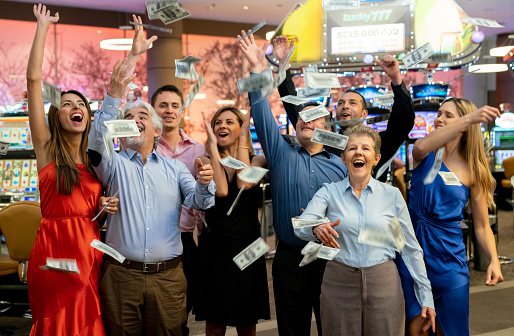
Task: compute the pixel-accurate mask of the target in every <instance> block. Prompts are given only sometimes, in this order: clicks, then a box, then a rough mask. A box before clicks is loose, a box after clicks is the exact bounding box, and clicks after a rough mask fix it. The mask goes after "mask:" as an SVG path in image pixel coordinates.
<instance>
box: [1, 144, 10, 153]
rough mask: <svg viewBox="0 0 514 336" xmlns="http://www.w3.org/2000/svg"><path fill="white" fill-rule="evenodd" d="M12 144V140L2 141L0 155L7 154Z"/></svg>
mask: <svg viewBox="0 0 514 336" xmlns="http://www.w3.org/2000/svg"><path fill="white" fill-rule="evenodd" d="M10 145H11V143H10V142H5V141H0V155H6V154H7V151H8V150H9V146H10Z"/></svg>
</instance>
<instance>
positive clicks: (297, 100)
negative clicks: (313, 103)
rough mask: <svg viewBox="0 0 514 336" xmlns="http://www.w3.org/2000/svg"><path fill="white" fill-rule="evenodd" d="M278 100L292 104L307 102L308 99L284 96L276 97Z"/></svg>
mask: <svg viewBox="0 0 514 336" xmlns="http://www.w3.org/2000/svg"><path fill="white" fill-rule="evenodd" d="M278 100H281V101H283V102H285V103H289V104H293V105H302V104H305V103H308V102H309V101H310V100H308V99H304V98H298V97H297V96H291V95H289V96H285V97H282V98H278Z"/></svg>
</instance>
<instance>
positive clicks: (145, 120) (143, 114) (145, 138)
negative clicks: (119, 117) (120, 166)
mask: <svg viewBox="0 0 514 336" xmlns="http://www.w3.org/2000/svg"><path fill="white" fill-rule="evenodd" d="M125 120H134V121H135V122H136V124H137V127H138V128H139V133H140V135H139V136H137V137H129V138H122V139H125V140H124V141H125V144H126V145H127V147H128V148H130V149H133V150H135V151H138V152H139V151H140V149H141V148H142V147H143V146H144V147H147V146H148V147H149V148H153V143H154V139H155V138H156V137H158V136H159V134H160V131H159V130H158V129H156V128H155V126H154V124H153V122H152V119H151V115H150V112H149V111H148V110H147V109H144V108H142V107H134V108H133V109H130V110H129V111H128V112H127V113H126V114H125ZM150 151H151V150H150Z"/></svg>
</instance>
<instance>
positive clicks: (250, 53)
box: [237, 30, 270, 73]
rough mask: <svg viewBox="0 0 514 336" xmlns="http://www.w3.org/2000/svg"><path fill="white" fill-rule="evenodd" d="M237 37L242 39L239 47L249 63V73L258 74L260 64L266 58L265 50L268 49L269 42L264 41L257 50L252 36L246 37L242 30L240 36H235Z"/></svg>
mask: <svg viewBox="0 0 514 336" xmlns="http://www.w3.org/2000/svg"><path fill="white" fill-rule="evenodd" d="M248 32H250V31H248ZM237 37H238V38H239V37H242V39H241V41H239V47H240V48H241V51H242V52H243V54H244V55H245V56H246V59H247V60H248V63H250V72H253V73H260V72H261V65H262V62H263V61H264V57H265V56H266V49H268V46H269V44H270V42H269V41H266V42H265V43H264V45H263V46H262V48H259V47H258V46H257V43H255V39H254V37H253V34H252V35H250V36H247V35H246V33H245V31H244V30H241V35H237Z"/></svg>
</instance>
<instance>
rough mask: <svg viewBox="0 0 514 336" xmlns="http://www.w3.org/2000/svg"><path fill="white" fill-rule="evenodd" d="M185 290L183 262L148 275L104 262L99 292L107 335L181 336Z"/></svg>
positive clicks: (184, 320) (184, 317) (184, 319)
mask: <svg viewBox="0 0 514 336" xmlns="http://www.w3.org/2000/svg"><path fill="white" fill-rule="evenodd" d="M186 289H187V283H186V278H185V277H184V272H183V270H182V263H179V264H178V265H177V266H176V267H175V268H172V269H169V270H166V271H164V272H160V273H152V274H149V273H143V272H141V271H137V270H132V269H127V268H125V267H123V266H118V265H114V264H112V263H110V262H108V261H105V263H104V272H103V277H102V281H101V282H100V295H101V306H102V316H103V320H104V324H105V331H106V333H107V335H112V336H115V335H134V336H136V335H137V336H139V335H149V336H150V335H151V336H154V335H173V336H181V335H182V332H181V327H182V325H184V324H185V323H186Z"/></svg>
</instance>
